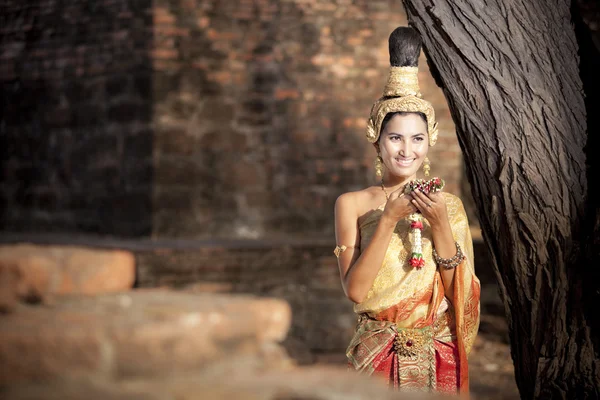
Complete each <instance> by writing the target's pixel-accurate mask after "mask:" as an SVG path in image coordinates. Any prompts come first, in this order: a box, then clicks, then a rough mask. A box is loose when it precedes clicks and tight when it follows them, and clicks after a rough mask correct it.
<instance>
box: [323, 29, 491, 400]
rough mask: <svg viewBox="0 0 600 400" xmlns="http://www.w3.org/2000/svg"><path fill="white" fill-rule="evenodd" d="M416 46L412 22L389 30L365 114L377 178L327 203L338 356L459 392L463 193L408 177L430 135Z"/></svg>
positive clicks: (465, 306)
mask: <svg viewBox="0 0 600 400" xmlns="http://www.w3.org/2000/svg"><path fill="white" fill-rule="evenodd" d="M420 51H421V41H420V38H419V36H418V35H417V33H416V32H415V31H414V30H412V29H411V28H408V27H399V28H397V29H396V30H394V32H392V34H391V35H390V63H391V68H390V76H389V79H388V83H387V85H386V87H385V89H384V93H383V96H382V97H381V98H380V99H379V100H377V101H376V102H375V104H374V105H373V108H372V109H371V116H370V118H369V121H368V124H367V139H368V140H369V142H370V143H372V144H373V145H374V147H375V150H376V151H377V158H376V162H375V169H376V172H377V175H378V177H379V178H380V180H381V181H380V184H379V185H376V186H370V187H368V188H365V189H363V190H359V191H356V192H348V193H344V194H342V195H341V196H339V197H338V199H337V201H336V204H335V233H336V242H337V247H336V248H335V250H334V253H335V255H336V257H337V258H338V266H339V269H340V277H341V281H342V287H343V288H344V291H345V293H346V295H347V297H348V298H349V299H350V300H352V301H353V302H354V303H355V304H354V311H355V312H356V313H357V314H358V324H357V326H356V331H355V335H354V337H353V339H352V341H351V343H350V345H349V347H348V350H347V356H348V360H349V367H350V368H352V369H354V370H356V371H358V372H360V373H366V374H369V375H371V374H375V375H382V376H384V377H385V378H386V379H387V380H388V382H389V385H390V386H392V387H394V388H397V389H400V390H419V391H423V390H425V391H431V392H441V393H451V394H456V393H460V394H461V395H463V396H468V366H467V355H468V353H469V351H470V348H471V345H472V344H473V340H474V338H475V335H476V333H477V330H478V327H479V292H480V284H479V280H478V279H477V277H476V276H475V273H474V270H473V244H472V241H471V234H470V230H469V223H468V221H467V216H466V214H465V210H464V207H463V205H462V202H461V201H460V199H459V198H458V197H456V196H454V195H452V194H450V193H443V192H440V191H439V190H440V189H441V187H442V186H443V180H442V179H440V178H434V179H431V180H430V181H423V180H418V179H417V172H418V170H419V169H420V167H421V166H423V169H424V173H425V176H428V172H429V165H428V159H427V153H428V151H429V148H430V147H431V146H433V145H435V143H436V141H437V124H436V122H435V113H434V110H433V107H432V106H431V104H430V103H429V102H427V101H425V100H423V99H422V98H421V94H420V92H419V84H418V79H417V77H418V75H417V74H418V66H417V61H418V57H419V54H420Z"/></svg>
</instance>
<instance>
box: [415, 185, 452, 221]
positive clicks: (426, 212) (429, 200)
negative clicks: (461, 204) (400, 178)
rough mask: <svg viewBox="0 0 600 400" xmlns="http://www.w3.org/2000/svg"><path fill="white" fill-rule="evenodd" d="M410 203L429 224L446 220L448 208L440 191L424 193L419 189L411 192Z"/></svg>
mask: <svg viewBox="0 0 600 400" xmlns="http://www.w3.org/2000/svg"><path fill="white" fill-rule="evenodd" d="M411 197H412V204H413V205H414V206H416V207H417V209H418V210H419V211H420V212H421V214H423V217H425V218H426V219H427V221H429V223H430V224H431V226H432V227H433V226H436V225H440V224H442V223H447V222H448V209H447V208H446V202H445V201H444V197H443V196H442V194H441V193H440V192H436V193H429V194H425V193H423V192H422V191H420V190H415V191H413V192H412V193H411Z"/></svg>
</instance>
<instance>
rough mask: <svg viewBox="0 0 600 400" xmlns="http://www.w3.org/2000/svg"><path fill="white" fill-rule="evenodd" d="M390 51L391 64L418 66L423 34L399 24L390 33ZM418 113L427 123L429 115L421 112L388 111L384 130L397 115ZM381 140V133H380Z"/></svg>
mask: <svg viewBox="0 0 600 400" xmlns="http://www.w3.org/2000/svg"><path fill="white" fill-rule="evenodd" d="M388 43H389V51H390V66H392V67H418V66H419V56H420V55H421V45H422V42H421V36H420V35H419V34H418V33H417V31H415V30H414V29H413V28H411V27H409V26H399V27H398V28H396V29H394V30H393V31H392V33H390V37H389V39H388ZM408 114H417V115H418V116H419V117H421V118H422V119H423V121H425V124H427V117H426V116H425V114H423V113H421V112H408V111H397V112H392V113H388V114H387V115H386V116H385V118H384V119H383V122H382V123H381V130H380V131H379V133H380V134H381V132H383V130H384V129H385V126H386V125H387V123H388V122H390V120H391V119H392V118H393V117H394V116H395V115H408ZM379 139H380V140H381V135H379Z"/></svg>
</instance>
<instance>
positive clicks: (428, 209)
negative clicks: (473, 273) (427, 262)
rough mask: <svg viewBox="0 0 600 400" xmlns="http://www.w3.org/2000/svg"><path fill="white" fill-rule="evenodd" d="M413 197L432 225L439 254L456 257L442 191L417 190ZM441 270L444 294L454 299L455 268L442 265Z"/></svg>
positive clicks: (433, 244)
mask: <svg viewBox="0 0 600 400" xmlns="http://www.w3.org/2000/svg"><path fill="white" fill-rule="evenodd" d="M413 198H414V200H413V201H414V204H415V205H416V206H417V208H418V209H419V210H420V211H421V213H422V214H423V216H424V217H425V218H427V220H428V221H429V223H430V225H431V235H432V239H433V243H432V246H433V247H434V248H435V251H436V252H437V254H438V256H440V257H441V258H452V257H454V255H456V252H457V250H456V244H455V240H454V234H453V233H452V226H451V225H450V220H449V219H448V210H447V207H446V201H445V199H444V196H443V195H442V194H441V193H431V194H425V193H423V192H419V191H415V192H413ZM439 270H440V274H441V276H442V282H443V283H444V294H445V295H446V297H447V298H448V299H449V300H450V301H452V299H453V297H454V296H453V293H454V271H455V269H454V268H453V269H445V268H442V267H441V266H440V267H439Z"/></svg>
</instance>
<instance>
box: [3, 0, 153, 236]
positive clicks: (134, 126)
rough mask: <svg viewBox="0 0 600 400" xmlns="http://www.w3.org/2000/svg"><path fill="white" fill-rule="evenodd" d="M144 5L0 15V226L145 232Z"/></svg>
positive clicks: (35, 7) (49, 6) (17, 9)
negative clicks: (0, 28)
mask: <svg viewBox="0 0 600 400" xmlns="http://www.w3.org/2000/svg"><path fill="white" fill-rule="evenodd" d="M151 3H152V2H151V1H150V0H142V1H125V2H119V3H118V4H117V3H96V2H79V3H77V4H72V5H71V4H70V3H69V4H67V3H64V2H58V3H57V2H52V1H39V2H36V3H35V4H25V3H24V4H22V5H20V6H13V7H12V8H10V9H6V10H4V11H3V13H2V20H3V21H4V22H5V23H3V36H2V46H3V66H2V68H1V69H0V83H1V87H2V94H1V96H0V101H1V102H2V104H1V106H2V107H1V109H2V114H1V115H0V152H1V155H2V158H1V160H0V169H1V171H2V174H0V188H1V189H0V207H1V211H0V230H2V231H8V232H28V233H40V232H52V233H54V232H61V233H94V234H102V235H116V236H144V235H149V234H150V232H151V216H152V208H151V207H152V203H151V195H152V181H153V171H152V148H153V143H152V126H151V117H152V91H151V77H152V64H151V59H150V56H149V54H150V50H151V49H152V47H153V44H152V41H153V39H152V35H148V34H147V32H148V31H149V30H150V29H151V26H152V16H151V13H149V12H148V11H149V10H150V8H151V5H152V4H151Z"/></svg>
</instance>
